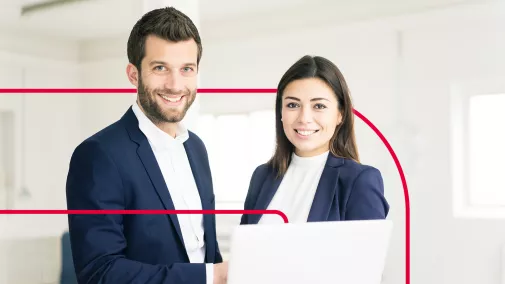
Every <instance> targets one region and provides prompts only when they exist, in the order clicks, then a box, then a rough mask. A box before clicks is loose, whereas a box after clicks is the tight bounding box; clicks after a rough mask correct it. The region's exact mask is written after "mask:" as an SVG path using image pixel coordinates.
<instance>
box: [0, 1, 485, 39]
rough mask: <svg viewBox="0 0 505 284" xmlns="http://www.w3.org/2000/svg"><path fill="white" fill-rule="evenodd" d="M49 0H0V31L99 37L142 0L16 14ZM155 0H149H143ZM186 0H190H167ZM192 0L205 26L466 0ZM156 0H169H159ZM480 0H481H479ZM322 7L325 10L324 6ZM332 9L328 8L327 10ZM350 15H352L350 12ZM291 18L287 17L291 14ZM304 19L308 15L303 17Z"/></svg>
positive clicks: (125, 29)
mask: <svg viewBox="0 0 505 284" xmlns="http://www.w3.org/2000/svg"><path fill="white" fill-rule="evenodd" d="M47 1H49V0H0V7H2V9H1V10H0V31H3V32H22V33H23V34H25V35H28V34H35V35H38V36H54V37H59V38H65V39H69V40H85V39H100V38H104V37H115V36H119V35H125V34H128V33H129V31H130V29H131V26H132V25H133V24H134V23H135V21H136V20H137V19H138V18H139V17H140V16H141V13H142V6H141V5H142V2H143V0H81V1H77V2H72V3H69V4H65V5H59V6H56V7H51V8H47V9H45V10H40V11H35V12H33V13H30V14H27V15H21V12H20V11H21V7H22V6H23V5H27V4H33V3H40V2H47ZM144 1H155V0H144ZM171 1H175V2H177V1H191V0H171ZM195 1H198V5H199V7H198V8H199V12H200V15H199V17H200V24H201V25H202V26H204V27H206V28H208V27H211V26H212V23H219V24H218V25H216V26H215V27H220V28H222V27H223V23H225V25H229V23H230V22H233V21H235V22H236V21H237V20H238V21H244V22H245V21H249V22H251V23H253V24H252V26H254V25H255V23H257V22H262V21H264V20H266V19H267V16H268V17H270V18H268V19H269V20H271V19H272V18H271V17H274V18H276V19H278V20H277V22H278V23H282V22H283V19H284V18H286V17H291V18H294V19H295V20H296V21H299V22H304V21H307V19H308V18H309V17H311V16H313V17H317V15H318V13H319V12H324V11H326V12H325V13H326V14H324V15H325V17H328V15H335V18H341V19H346V20H352V19H353V16H354V15H355V16H356V17H357V18H359V16H361V17H363V16H364V15H366V17H367V18H370V17H372V18H373V17H374V16H383V15H387V14H388V12H390V13H394V14H396V15H397V14H402V13H411V12H416V11H423V10H426V9H434V8H439V7H447V6H450V5H457V4H462V3H468V2H478V1H472V0H381V1H377V0H352V1H350V0H256V1H252V0H195ZM158 2H165V3H166V2H170V1H167V0H161V1H158ZM481 2H482V1H481ZM330 8H331V9H330ZM328 10H330V11H331V13H329V12H327V11H328ZM333 11H334V12H333ZM356 17H355V18H356ZM291 20H293V19H291ZM309 22H310V21H309Z"/></svg>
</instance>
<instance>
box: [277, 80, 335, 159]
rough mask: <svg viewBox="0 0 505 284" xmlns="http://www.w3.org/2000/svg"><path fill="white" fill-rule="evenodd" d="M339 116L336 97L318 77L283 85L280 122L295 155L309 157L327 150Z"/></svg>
mask: <svg viewBox="0 0 505 284" xmlns="http://www.w3.org/2000/svg"><path fill="white" fill-rule="evenodd" d="M341 119H342V116H341V114H340V112H339V111H338V102H337V97H336V96H335V93H334V92H333V90H332V89H331V88H330V87H329V86H328V85H327V84H326V83H325V82H324V81H322V80H321V79H318V78H309V79H300V80H296V81H293V82H291V83H289V84H288V85H287V86H286V88H285V89H284V92H283V96H282V126H283V128H284V133H285V134H286V137H287V138H288V140H289V141H290V142H291V143H292V144H293V145H294V146H295V153H296V154H297V155H298V156H301V157H311V156H316V155H319V154H322V153H324V152H326V151H328V149H329V145H330V144H329V142H330V139H331V137H332V136H333V133H334V132H335V128H336V127H337V125H338V124H339V123H340V122H341Z"/></svg>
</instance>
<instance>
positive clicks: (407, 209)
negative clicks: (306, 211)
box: [0, 88, 410, 284]
mask: <svg viewBox="0 0 505 284" xmlns="http://www.w3.org/2000/svg"><path fill="white" fill-rule="evenodd" d="M198 92H199V93H240V94H246V93H256V94H258V93H276V92H277V89H198ZM1 93H13V94H14V93H53V94H54V93H136V89H132V88H125V89H104V88H101V89H0V94H1ZM353 111H354V114H355V115H356V116H358V117H359V118H360V119H361V120H363V121H364V122H365V123H366V124H367V125H368V126H369V127H370V128H372V130H373V131H374V132H375V134H377V136H379V138H380V139H381V141H382V142H383V143H384V145H385V146H386V148H387V149H388V151H389V153H390V154H391V157H392V158H393V160H394V162H395V165H396V168H397V169H398V173H399V175H400V178H401V180H402V186H403V193H404V196H405V239H406V240H405V269H406V271H405V273H406V274H405V276H406V282H405V283H406V284H410V201H409V191H408V187H407V181H406V178H405V174H404V173H403V169H402V166H401V163H400V161H399V159H398V157H397V156H396V154H395V152H394V150H393V147H391V145H390V144H389V142H388V141H387V139H386V137H384V135H383V134H382V133H381V132H380V131H379V129H378V128H377V127H376V126H375V125H374V124H373V123H372V122H371V121H370V120H368V119H367V118H366V117H365V116H364V115H363V114H361V113H360V112H358V111H357V110H355V109H354V110H353ZM221 211H222V210H221ZM239 211H240V210H239ZM240 212H242V211H240ZM280 213H282V212H280ZM0 214H9V213H2V210H0ZM34 214H36V213H34ZM62 214H63V213H62ZM162 214H167V213H162ZM216 214H217V213H216ZM221 214H226V213H221ZM237 214H240V213H237ZM253 214H254V213H253ZM282 215H284V214H282ZM284 217H285V215H284ZM284 217H283V218H284ZM285 222H287V218H286V219H285Z"/></svg>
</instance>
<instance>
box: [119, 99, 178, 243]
mask: <svg viewBox="0 0 505 284" xmlns="http://www.w3.org/2000/svg"><path fill="white" fill-rule="evenodd" d="M123 119H124V120H125V122H126V128H127V130H128V133H129V134H130V138H131V139H132V140H133V141H135V142H136V143H137V144H138V145H139V147H138V148H137V155H138V156H139V158H140V160H141V161H142V164H143V165H144V168H145V169H146V171H147V174H148V175H149V178H150V179H151V182H152V183H153V186H154V188H155V190H156V193H157V194H158V196H159V198H160V199H161V201H162V203H163V206H164V207H165V209H166V210H174V209H175V206H174V203H173V201H172V198H171V197H170V193H169V191H168V187H167V184H166V183H165V180H164V178H163V174H162V173H161V170H160V168H159V166H158V162H157V161H156V157H155V156H154V153H153V151H152V149H151V146H150V145H149V141H148V140H147V138H145V136H144V135H143V134H142V132H141V131H140V129H139V128H138V120H137V118H136V117H135V114H134V113H133V110H132V109H131V108H130V109H129V110H128V112H127V113H126V114H125V115H124V116H123ZM168 217H169V218H170V220H171V221H172V223H173V225H174V229H175V230H176V232H177V235H178V236H179V239H180V241H181V243H182V244H183V245H184V239H183V237H182V232H181V227H180V225H179V220H178V219H177V215H176V214H168Z"/></svg>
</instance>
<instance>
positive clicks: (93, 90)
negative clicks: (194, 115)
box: [0, 88, 277, 94]
mask: <svg viewBox="0 0 505 284" xmlns="http://www.w3.org/2000/svg"><path fill="white" fill-rule="evenodd" d="M276 92H277V89H198V93H202V94H205V93H207V94H211V93H226V94H231V93H240V94H245V93H261V94H265V93H269V94H270V93H276ZM0 93H3V94H65V93H72V94H75V93H78V94H99V93H108V94H127V93H134V94H135V93H137V89H133V88H122V89H121V88H119V89H117V88H110V89H108V88H99V89H96V88H85V89H71V88H68V89H61V88H58V89H55V88H50V89H27V88H23V89H0Z"/></svg>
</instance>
